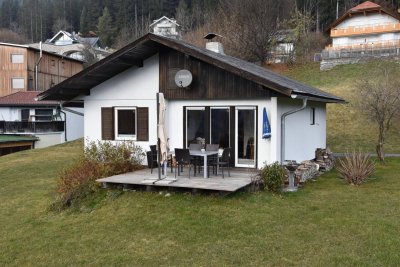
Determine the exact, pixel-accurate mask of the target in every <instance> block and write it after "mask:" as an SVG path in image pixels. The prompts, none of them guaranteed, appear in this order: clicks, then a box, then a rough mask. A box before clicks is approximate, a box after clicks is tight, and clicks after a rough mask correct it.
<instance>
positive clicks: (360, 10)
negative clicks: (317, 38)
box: [327, 1, 400, 30]
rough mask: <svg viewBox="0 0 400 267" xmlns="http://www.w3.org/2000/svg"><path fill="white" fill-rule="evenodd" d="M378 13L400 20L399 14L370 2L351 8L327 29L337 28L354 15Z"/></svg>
mask: <svg viewBox="0 0 400 267" xmlns="http://www.w3.org/2000/svg"><path fill="white" fill-rule="evenodd" d="M376 12H378V13H379V12H380V13H385V14H387V15H389V16H391V17H393V18H395V19H397V20H400V16H399V15H397V14H394V13H393V12H391V11H389V10H387V9H385V8H383V7H382V6H380V5H378V4H376V3H372V2H370V1H365V2H363V3H361V4H359V5H357V6H355V7H352V8H350V9H349V10H347V12H346V13H344V14H343V16H341V17H340V18H338V19H337V20H336V21H334V22H333V23H332V24H331V26H330V27H329V28H328V29H327V30H330V29H331V28H334V27H336V26H337V25H339V24H340V23H342V22H343V21H344V20H346V19H347V18H348V17H351V16H352V15H355V14H367V13H376Z"/></svg>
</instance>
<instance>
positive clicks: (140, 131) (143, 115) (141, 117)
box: [136, 108, 149, 141]
mask: <svg viewBox="0 0 400 267" xmlns="http://www.w3.org/2000/svg"><path fill="white" fill-rule="evenodd" d="M136 110H137V138H136V140H137V141H149V108H137V109H136Z"/></svg>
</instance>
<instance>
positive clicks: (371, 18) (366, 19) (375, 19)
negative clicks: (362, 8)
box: [335, 13, 399, 29]
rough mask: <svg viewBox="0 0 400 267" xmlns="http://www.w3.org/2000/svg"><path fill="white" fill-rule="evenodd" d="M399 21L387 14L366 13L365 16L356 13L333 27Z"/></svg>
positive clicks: (340, 27)
mask: <svg viewBox="0 0 400 267" xmlns="http://www.w3.org/2000/svg"><path fill="white" fill-rule="evenodd" d="M397 22H399V21H398V20H397V19H395V18H393V17H392V16H389V15H387V14H384V13H382V14H378V13H375V14H370V13H367V15H366V16H364V15H357V16H352V17H350V18H347V19H345V20H344V21H343V22H342V23H340V24H339V25H337V26H336V27H335V28H337V29H343V28H347V27H350V26H353V27H355V26H371V25H374V24H385V23H397Z"/></svg>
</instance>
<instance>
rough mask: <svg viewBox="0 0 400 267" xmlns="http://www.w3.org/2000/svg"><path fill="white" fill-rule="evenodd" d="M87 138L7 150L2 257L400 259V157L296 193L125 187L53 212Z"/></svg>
mask: <svg viewBox="0 0 400 267" xmlns="http://www.w3.org/2000/svg"><path fill="white" fill-rule="evenodd" d="M81 145H82V144H81V142H73V143H67V144H64V145H61V146H56V147H53V148H48V149H38V150H34V151H24V152H19V153H15V154H12V155H8V156H4V157H0V214H1V216H0V266H8V265H11V266H27V265H28V266H29V265H38V266H63V265H68V266H75V265H91V266H112V265H125V266H126V265H129V266H142V265H144V266H192V265H195V266H232V265H237V266H251V265H252V266H395V265H398V264H399V262H400V253H399V248H400V236H399V233H400V195H399V193H398V189H399V188H400V179H399V175H398V173H399V172H398V170H399V169H400V159H388V162H387V165H386V166H383V167H382V166H379V167H378V171H377V173H376V175H375V178H376V179H373V180H371V181H369V182H368V183H367V184H365V185H362V186H360V187H355V186H349V185H346V184H344V183H343V181H342V180H340V179H338V178H337V174H336V173H335V172H331V173H328V174H326V175H324V176H322V177H320V178H319V179H318V180H317V181H316V182H310V183H308V184H307V185H306V187H305V188H303V189H302V190H301V191H299V192H298V193H294V194H291V195H284V196H283V197H280V196H275V195H272V194H270V193H267V192H261V193H255V194H248V193H241V194H236V195H233V196H230V197H226V198H221V197H216V196H191V195H184V194H172V196H171V197H165V196H164V195H160V194H158V193H142V192H125V193H123V194H122V195H120V196H119V197H118V198H110V197H109V198H105V199H104V200H103V201H102V202H101V203H100V205H98V206H97V207H96V208H95V209H85V210H84V211H82V212H63V213H53V212H48V211H47V208H48V206H49V204H50V202H51V200H52V195H53V190H54V188H55V182H56V173H57V172H58V171H59V170H60V169H61V168H63V167H64V166H66V165H68V164H70V163H71V162H72V160H73V158H76V157H77V154H78V153H79V151H80V150H81Z"/></svg>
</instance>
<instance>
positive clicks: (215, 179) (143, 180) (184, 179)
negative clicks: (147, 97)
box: [97, 169, 255, 194]
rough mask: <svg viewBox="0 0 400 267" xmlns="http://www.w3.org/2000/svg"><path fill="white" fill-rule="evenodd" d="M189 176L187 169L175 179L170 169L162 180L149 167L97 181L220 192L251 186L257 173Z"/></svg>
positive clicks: (149, 187) (239, 172)
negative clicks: (207, 176)
mask: <svg viewBox="0 0 400 267" xmlns="http://www.w3.org/2000/svg"><path fill="white" fill-rule="evenodd" d="M192 174H193V173H191V177H190V179H189V177H188V171H187V170H186V169H185V170H184V172H183V173H181V175H180V176H177V177H176V178H177V179H176V180H175V174H174V173H171V172H170V170H168V174H167V177H166V178H164V179H162V180H157V178H158V170H157V169H154V170H153V173H150V170H149V169H145V170H140V171H135V172H130V173H124V174H120V175H115V176H111V177H107V178H102V179H98V180H97V182H99V183H102V184H103V186H104V187H106V188H107V187H110V186H122V187H123V188H133V189H135V188H138V189H139V188H144V189H146V190H156V189H157V188H158V189H160V188H161V187H163V188H168V189H170V190H177V189H183V190H186V191H192V192H194V193H197V192H199V191H216V192H219V193H225V194H226V193H232V192H236V191H238V190H240V189H243V188H245V187H247V186H249V185H250V184H251V182H252V177H253V176H254V175H255V171H254V170H238V169H233V170H231V176H230V177H229V176H228V174H227V171H226V173H225V178H224V179H223V178H222V175H221V174H219V175H218V176H216V175H212V176H211V177H210V178H207V179H205V178H203V174H199V175H197V176H196V177H193V175H192Z"/></svg>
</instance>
